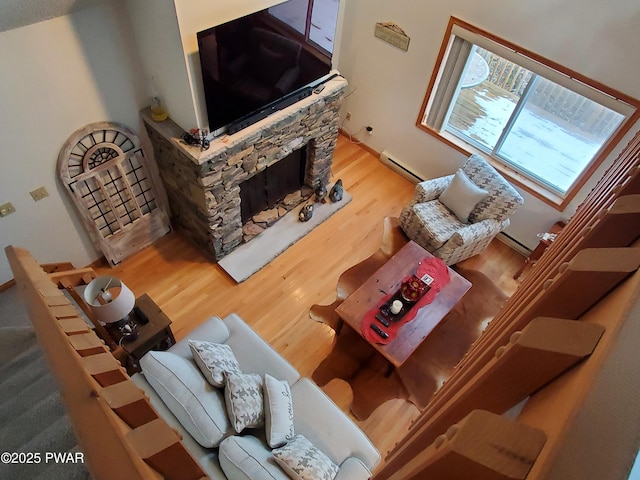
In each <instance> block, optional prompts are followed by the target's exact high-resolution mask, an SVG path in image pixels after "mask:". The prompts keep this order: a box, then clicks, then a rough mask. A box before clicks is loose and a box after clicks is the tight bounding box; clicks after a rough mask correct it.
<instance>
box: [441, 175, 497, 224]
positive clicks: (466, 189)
mask: <svg viewBox="0 0 640 480" xmlns="http://www.w3.org/2000/svg"><path fill="white" fill-rule="evenodd" d="M487 195H489V192H487V191H486V190H483V189H482V188H480V187H478V186H477V185H476V184H475V183H473V182H472V181H471V180H470V179H469V177H467V175H466V174H465V173H464V172H463V171H462V170H458V171H457V172H456V174H455V175H454V176H453V180H451V183H450V184H449V186H448V187H447V188H446V189H445V191H444V192H442V195H440V198H439V200H440V202H441V203H443V204H444V206H445V207H447V208H448V209H449V210H451V211H452V212H453V213H454V214H455V216H456V217H458V220H460V221H461V222H462V223H467V222H468V221H469V214H470V213H471V211H472V210H473V209H474V208H475V206H476V205H477V204H478V203H479V202H480V201H481V200H482V199H484V198H485V197H486V196H487Z"/></svg>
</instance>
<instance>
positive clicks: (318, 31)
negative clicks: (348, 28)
mask: <svg viewBox="0 0 640 480" xmlns="http://www.w3.org/2000/svg"><path fill="white" fill-rule="evenodd" d="M339 6H340V0H289V1H288V2H285V3H282V4H280V5H276V6H274V7H271V8H269V13H270V14H271V15H273V16H274V17H276V18H277V19H278V20H280V21H281V22H283V23H286V24H287V25H289V26H290V27H292V28H293V29H295V30H296V31H297V32H298V33H299V34H300V35H302V36H304V38H305V41H307V42H308V43H310V44H312V45H314V46H315V47H317V48H320V50H321V51H323V52H324V53H326V54H328V55H331V54H332V53H333V43H334V37H335V34H336V25H337V22H338V7H339Z"/></svg>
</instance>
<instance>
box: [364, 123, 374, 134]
mask: <svg viewBox="0 0 640 480" xmlns="http://www.w3.org/2000/svg"><path fill="white" fill-rule="evenodd" d="M366 130H367V135H373V127H372V126H371V125H367V128H366Z"/></svg>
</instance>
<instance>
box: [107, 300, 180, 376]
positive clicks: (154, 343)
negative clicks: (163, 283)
mask: <svg viewBox="0 0 640 480" xmlns="http://www.w3.org/2000/svg"><path fill="white" fill-rule="evenodd" d="M136 306H137V307H138V308H139V309H140V310H142V312H143V313H144V314H145V315H146V316H147V318H148V319H149V322H148V323H146V324H145V323H142V321H141V319H140V318H139V317H137V316H136V314H135V311H133V312H131V314H130V318H132V319H133V320H134V321H135V323H136V324H137V326H138V337H137V338H136V339H135V340H133V341H131V342H124V341H122V342H120V338H115V340H116V342H118V343H120V344H121V346H122V349H123V350H124V351H125V352H126V353H127V358H126V360H125V365H124V366H125V367H126V369H127V372H128V373H129V375H133V374H134V373H136V372H139V371H140V359H141V358H142V357H143V356H144V355H145V354H146V353H147V352H148V351H150V350H166V349H167V348H169V347H170V346H171V345H173V344H174V343H176V339H175V338H174V336H173V332H172V331H171V320H170V319H169V317H167V315H166V314H165V313H164V312H163V311H162V309H161V308H160V307H159V306H158V305H156V303H155V302H154V301H153V300H152V299H151V297H149V296H148V295H147V294H146V293H145V294H143V295H141V296H140V297H138V298H137V299H136Z"/></svg>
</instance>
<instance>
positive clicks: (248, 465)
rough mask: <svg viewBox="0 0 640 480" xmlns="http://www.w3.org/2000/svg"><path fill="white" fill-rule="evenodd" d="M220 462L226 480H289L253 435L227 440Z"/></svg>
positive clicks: (266, 448)
mask: <svg viewBox="0 0 640 480" xmlns="http://www.w3.org/2000/svg"><path fill="white" fill-rule="evenodd" d="M218 460H219V462H220V468H222V471H223V472H224V474H225V475H226V478H229V479H232V480H258V479H268V480H289V475H287V474H286V473H284V471H283V470H282V468H280V466H279V465H278V464H277V463H276V461H275V459H274V458H273V455H271V449H270V448H269V447H267V445H266V444H265V443H264V441H262V440H258V439H257V438H256V437H254V436H252V435H242V436H241V435H233V436H231V437H227V438H225V439H224V441H223V442H222V443H221V444H220V450H218ZM351 480H353V479H351Z"/></svg>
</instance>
